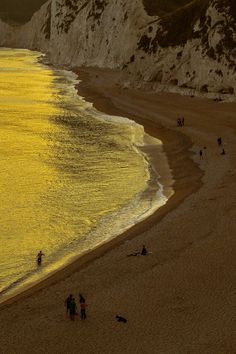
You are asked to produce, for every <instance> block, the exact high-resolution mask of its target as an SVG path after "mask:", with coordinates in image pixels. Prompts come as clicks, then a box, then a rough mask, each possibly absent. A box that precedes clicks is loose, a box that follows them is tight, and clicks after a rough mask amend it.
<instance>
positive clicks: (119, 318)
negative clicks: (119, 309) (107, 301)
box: [116, 315, 127, 323]
mask: <svg viewBox="0 0 236 354" xmlns="http://www.w3.org/2000/svg"><path fill="white" fill-rule="evenodd" d="M116 319H117V321H118V322H123V323H127V319H126V318H124V317H122V316H118V315H116Z"/></svg>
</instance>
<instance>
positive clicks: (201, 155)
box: [199, 150, 203, 160]
mask: <svg viewBox="0 0 236 354" xmlns="http://www.w3.org/2000/svg"><path fill="white" fill-rule="evenodd" d="M199 156H200V159H201V160H202V159H203V153H202V150H200V151H199Z"/></svg>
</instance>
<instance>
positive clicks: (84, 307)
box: [80, 301, 87, 320]
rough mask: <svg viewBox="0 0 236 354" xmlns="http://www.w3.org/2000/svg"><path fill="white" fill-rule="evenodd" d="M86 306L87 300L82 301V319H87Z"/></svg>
mask: <svg viewBox="0 0 236 354" xmlns="http://www.w3.org/2000/svg"><path fill="white" fill-rule="evenodd" d="M86 307H87V304H86V302H85V301H84V302H81V303H80V319H81V320H85V319H86V317H87V316H86Z"/></svg>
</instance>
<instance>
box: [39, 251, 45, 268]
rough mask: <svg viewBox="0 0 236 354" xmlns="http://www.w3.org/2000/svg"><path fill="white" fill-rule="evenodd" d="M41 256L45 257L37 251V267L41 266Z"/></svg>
mask: <svg viewBox="0 0 236 354" xmlns="http://www.w3.org/2000/svg"><path fill="white" fill-rule="evenodd" d="M42 256H45V254H44V253H43V252H42V251H39V253H38V254H37V263H38V265H41V263H42Z"/></svg>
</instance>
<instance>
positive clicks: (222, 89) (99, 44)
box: [0, 0, 236, 97]
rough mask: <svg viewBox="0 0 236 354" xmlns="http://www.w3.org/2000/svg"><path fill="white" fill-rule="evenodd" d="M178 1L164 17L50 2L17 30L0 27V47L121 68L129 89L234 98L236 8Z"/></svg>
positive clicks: (108, 5) (102, 3)
mask: <svg viewBox="0 0 236 354" xmlns="http://www.w3.org/2000/svg"><path fill="white" fill-rule="evenodd" d="M179 2H181V7H178V8H177V9H176V8H175V9H174V11H173V6H174V5H173V3H174V2H173V1H172V2H171V1H168V2H163V4H164V3H165V4H167V3H168V6H169V8H170V9H171V10H169V12H168V11H167V12H165V13H163V8H162V9H161V10H160V11H159V9H158V8H155V11H153V9H152V6H151V4H152V2H150V1H148V0H143V1H142V0H132V1H128V0H118V1H115V0H109V1H108V0H51V1H48V2H47V3H46V4H45V5H43V6H42V7H41V9H40V10H39V11H38V12H37V13H35V14H34V16H33V17H32V19H31V21H30V22H28V23H27V24H25V25H23V26H21V27H18V28H10V27H9V26H7V25H5V24H4V23H2V22H0V45H4V46H15V47H24V48H29V49H37V50H40V51H43V52H47V53H48V55H49V58H50V60H51V62H52V63H54V64H66V65H71V66H81V65H84V66H97V67H106V68H115V69H119V70H121V71H123V72H124V77H126V79H125V82H123V81H122V82H120V84H121V85H124V86H126V87H127V86H130V87H144V88H145V87H146V88H148V89H153V90H160V89H165V90H169V91H174V92H176V91H177V92H179V91H182V92H187V93H194V92H195V91H198V92H199V93H202V94H208V95H209V94H210V93H214V94H215V93H217V94H225V95H226V94H228V95H231V97H233V96H234V93H235V92H236V5H235V4H234V2H233V0H196V1H194V2H190V3H189V1H188V0H179ZM160 3H161V2H160ZM182 5H184V6H182ZM163 6H164V5H163ZM165 6H166V5H165ZM154 13H155V15H154Z"/></svg>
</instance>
